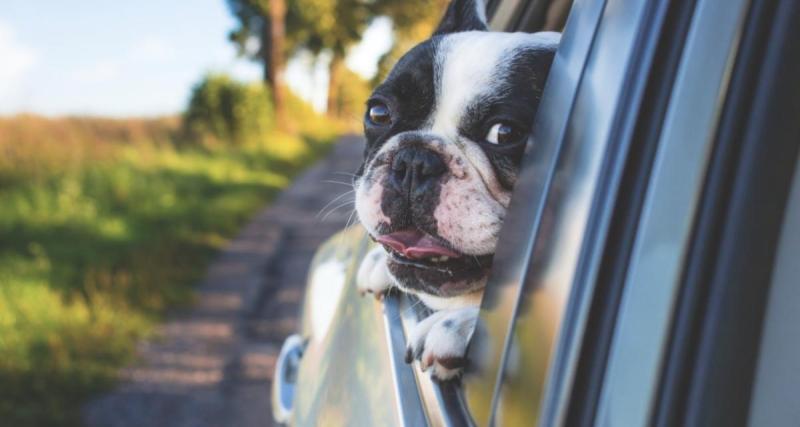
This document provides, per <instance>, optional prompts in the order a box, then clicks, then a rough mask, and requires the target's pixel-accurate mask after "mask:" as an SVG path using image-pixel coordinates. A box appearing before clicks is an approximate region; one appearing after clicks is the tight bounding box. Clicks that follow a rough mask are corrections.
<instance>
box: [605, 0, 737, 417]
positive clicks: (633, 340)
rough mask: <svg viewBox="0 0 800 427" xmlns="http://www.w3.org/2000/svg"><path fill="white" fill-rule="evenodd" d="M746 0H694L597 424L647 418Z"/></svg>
mask: <svg viewBox="0 0 800 427" xmlns="http://www.w3.org/2000/svg"><path fill="white" fill-rule="evenodd" d="M748 3H749V2H748V1H747V0H728V1H726V2H721V1H715V0H698V3H697V5H696V7H695V16H694V18H693V22H692V24H691V28H690V31H689V34H688V36H687V39H686V44H685V46H686V47H685V50H684V54H683V58H682V59H681V65H680V66H679V70H678V74H677V77H676V80H675V85H674V88H673V92H672V93H673V95H672V100H671V102H670V107H669V109H668V112H667V116H666V119H665V121H664V126H663V128H662V133H661V138H660V142H659V148H658V152H657V154H656V159H655V163H654V165H653V173H652V175H651V178H650V181H649V188H648V194H647V196H646V199H645V204H644V206H643V210H642V216H641V218H640V222H639V234H638V237H637V241H636V243H635V246H634V251H633V255H632V258H631V262H630V268H629V270H628V276H627V279H626V284H625V289H624V291H623V295H622V301H621V304H620V309H619V310H620V311H619V315H618V318H617V321H616V325H617V326H616V328H615V332H614V337H613V340H612V346H611V349H610V355H609V359H608V363H607V367H606V374H605V378H604V381H603V389H602V392H601V397H600V403H599V407H598V416H597V418H596V419H595V424H596V425H599V426H608V427H613V426H620V425H625V426H646V425H649V423H650V419H651V415H652V410H653V405H654V403H655V399H656V398H657V393H658V381H659V372H660V368H661V364H662V358H663V354H664V350H665V346H666V340H667V338H668V336H669V335H668V334H669V328H670V324H671V318H672V313H673V310H674V302H675V298H676V295H677V291H678V289H679V281H680V276H681V273H682V271H683V258H684V256H685V253H686V250H687V246H688V244H689V235H690V232H691V229H692V226H693V218H694V212H695V209H696V207H697V202H698V199H699V197H700V194H701V191H702V187H703V186H702V184H703V180H704V177H705V170H706V167H707V161H708V157H709V154H710V152H711V149H712V144H713V138H714V134H715V131H716V128H717V121H718V119H719V114H720V110H721V106H722V104H723V100H724V95H725V91H726V85H727V82H728V78H729V75H730V70H731V67H732V64H733V59H734V58H735V53H736V50H737V49H736V48H737V41H738V39H739V36H740V32H741V29H742V25H743V22H744V19H743V18H744V16H745V14H746V11H747V6H748ZM721 46H728V47H729V48H728V49H724V48H722V47H721ZM687 141H688V142H687Z"/></svg>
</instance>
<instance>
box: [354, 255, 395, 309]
mask: <svg viewBox="0 0 800 427" xmlns="http://www.w3.org/2000/svg"><path fill="white" fill-rule="evenodd" d="M356 285H357V287H358V291H359V292H360V293H361V295H362V296H363V295H364V294H367V293H370V294H373V295H374V296H375V298H378V299H381V298H383V295H384V294H386V292H388V291H389V289H390V288H391V287H392V279H390V278H389V271H388V270H387V269H386V251H384V249H383V248H382V247H380V246H376V247H375V248H373V249H372V250H371V251H369V252H368V253H367V256H366V257H364V260H363V261H361V265H360V266H359V267H358V274H357V275H356Z"/></svg>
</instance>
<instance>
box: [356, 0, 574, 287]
mask: <svg viewBox="0 0 800 427" xmlns="http://www.w3.org/2000/svg"><path fill="white" fill-rule="evenodd" d="M487 30H488V28H487V25H486V20H485V17H484V10H483V4H482V1H480V0H454V1H453V2H452V3H451V4H450V6H449V7H448V9H447V12H446V13H445V16H444V18H443V19H442V22H441V23H440V24H439V27H438V29H437V30H436V32H435V33H434V35H433V36H432V37H431V38H430V39H428V40H426V41H424V42H423V43H421V44H419V45H417V46H416V47H414V48H413V49H412V50H411V51H409V52H408V53H407V54H406V55H405V56H403V57H402V58H401V59H400V60H399V61H398V63H397V65H395V67H394V69H393V70H392V71H391V73H390V74H389V76H388V77H387V78H386V80H385V81H384V82H383V83H382V84H381V85H380V86H378V87H377V88H376V89H375V91H374V92H373V94H372V96H371V97H370V99H369V101H368V103H367V111H366V114H365V117H364V128H365V134H366V137H367V147H366V150H365V156H364V157H365V159H364V163H363V165H362V167H361V168H360V170H359V171H358V173H357V174H356V180H355V186H356V210H357V212H358V217H359V219H360V221H361V223H362V224H363V225H364V226H365V228H366V229H367V231H368V232H369V233H370V235H371V236H372V237H373V238H374V239H375V240H377V241H378V242H379V243H381V244H382V245H383V246H384V247H385V248H386V249H387V252H388V253H389V257H388V267H389V272H390V274H391V276H392V278H393V279H394V281H395V282H396V284H397V285H398V286H399V287H401V288H403V289H404V290H406V291H410V292H415V293H422V294H425V295H430V296H434V297H446V298H451V297H457V296H464V295H470V294H472V295H474V294H475V293H476V292H477V291H479V290H481V289H482V288H483V286H484V284H485V281H486V277H487V275H488V271H489V267H490V266H491V264H492V256H493V254H494V251H495V246H496V245H497V236H498V233H499V231H500V226H501V224H502V222H503V218H504V216H505V212H506V209H507V207H508V204H509V199H510V195H511V188H512V187H513V185H514V183H515V181H516V177H517V172H518V168H519V163H520V160H521V157H522V153H523V151H524V149H525V145H526V143H527V141H528V136H529V135H530V132H531V125H532V123H533V118H534V115H535V113H536V109H537V107H538V104H539V98H540V97H541V94H542V89H543V88H544V84H545V80H546V78H547V73H548V70H549V68H550V64H551V62H552V60H553V56H554V54H555V50H556V47H557V44H558V41H559V36H558V34H556V33H536V34H529V33H499V32H489V31H487Z"/></svg>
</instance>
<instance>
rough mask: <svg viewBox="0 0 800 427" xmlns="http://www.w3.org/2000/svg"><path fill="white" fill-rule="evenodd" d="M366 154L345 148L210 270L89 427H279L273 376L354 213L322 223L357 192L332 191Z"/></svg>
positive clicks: (94, 406)
mask: <svg viewBox="0 0 800 427" xmlns="http://www.w3.org/2000/svg"><path fill="white" fill-rule="evenodd" d="M362 144H363V142H362V141H361V139H360V138H357V137H345V138H343V139H342V141H341V142H340V143H339V144H337V146H336V147H335V148H334V149H333V150H332V152H331V154H330V155H329V156H328V157H327V158H325V159H324V160H322V161H321V162H319V163H318V164H317V165H315V166H314V167H313V168H311V169H310V170H309V171H307V172H306V173H305V174H303V175H302V176H301V177H299V178H298V179H297V180H296V181H295V182H294V184H293V185H292V186H291V187H290V188H288V189H287V190H286V191H284V192H283V193H281V195H280V196H279V197H278V198H277V199H276V200H275V202H273V203H272V204H271V205H270V207H269V208H267V209H265V210H264V211H262V212H261V213H259V214H258V215H257V216H256V217H255V218H254V219H253V221H252V222H251V223H250V224H249V225H247V226H246V227H245V228H244V230H242V232H241V234H240V235H239V236H238V237H237V238H236V239H234V240H233V241H232V242H231V244H230V246H229V247H228V248H227V249H226V250H224V251H223V252H222V253H221V254H220V255H219V256H218V258H217V260H216V261H215V262H214V263H213V264H212V265H211V266H210V267H209V271H208V274H207V277H206V278H205V279H204V280H203V282H202V283H200V284H199V286H198V287H197V291H196V293H197V302H196V304H195V305H194V306H193V307H192V308H191V309H187V310H184V311H182V312H180V313H174V314H173V315H171V316H169V318H168V319H169V320H168V321H167V322H166V323H165V324H164V325H162V326H161V327H160V328H159V330H158V332H157V334H156V337H155V338H154V339H152V340H150V341H147V342H143V343H141V345H140V346H139V353H140V356H141V358H140V362H139V363H138V364H137V365H136V366H133V367H130V368H126V369H124V370H123V372H122V378H123V380H122V382H121V384H120V386H119V387H118V388H117V389H116V390H114V391H113V392H111V393H109V394H106V395H103V396H100V397H99V398H97V399H95V400H93V401H92V402H90V403H89V404H87V405H86V407H85V408H84V421H85V423H86V425H88V426H115V427H116V426H120V427H123V426H124V427H128V426H131V427H132V426H137V427H138V426H150V427H157V426H171V427H211V426H225V427H227V426H236V427H239V426H243V427H247V426H262V427H263V426H269V425H271V424H272V423H271V420H272V413H271V409H270V401H269V399H270V386H271V379H272V372H273V367H274V364H275V359H276V358H277V355H278V351H279V350H280V345H281V343H282V342H283V339H284V337H286V336H287V335H289V334H290V333H292V332H294V331H295V330H296V328H297V311H298V305H299V303H300V302H301V299H302V296H303V288H304V284H305V276H306V272H307V267H308V265H309V262H310V261H311V256H312V255H313V253H314V250H315V248H316V247H317V246H318V245H319V244H320V243H322V242H323V241H324V240H325V239H327V238H328V237H329V236H331V235H332V234H334V233H335V232H336V231H338V230H340V229H341V228H342V227H343V226H344V225H345V223H346V222H347V220H348V217H349V215H350V212H352V210H351V207H350V206H345V207H342V208H341V209H338V210H337V211H335V212H333V213H331V214H330V215H327V216H324V215H323V217H324V219H323V218H320V217H319V216H318V215H317V214H318V212H319V211H320V209H322V208H323V207H324V206H325V205H326V204H327V203H329V202H330V201H331V200H333V199H334V198H335V197H336V196H337V195H339V194H342V193H344V192H346V191H348V190H349V188H348V187H346V186H345V185H339V184H335V183H331V182H326V181H340V182H345V183H347V182H349V181H350V177H349V176H348V175H346V174H347V173H351V172H353V171H355V170H356V168H357V167H358V162H359V160H360V158H361V149H362ZM347 199H348V198H347V197H343V198H342V199H341V200H347ZM339 204H340V203H339V202H338V201H337V202H334V203H333V204H332V205H331V206H337V205H339Z"/></svg>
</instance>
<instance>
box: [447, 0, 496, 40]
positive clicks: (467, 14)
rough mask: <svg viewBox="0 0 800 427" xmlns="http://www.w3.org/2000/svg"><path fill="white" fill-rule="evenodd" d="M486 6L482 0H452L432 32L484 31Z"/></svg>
mask: <svg viewBox="0 0 800 427" xmlns="http://www.w3.org/2000/svg"><path fill="white" fill-rule="evenodd" d="M488 29H489V26H488V25H487V24H486V6H484V4H483V0H453V1H451V2H450V6H447V11H446V12H445V13H444V17H443V18H442V22H440V23H439V27H438V28H437V29H436V31H434V32H433V35H434V36H438V35H440V34H449V33H459V32H462V31H486V30H488Z"/></svg>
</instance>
